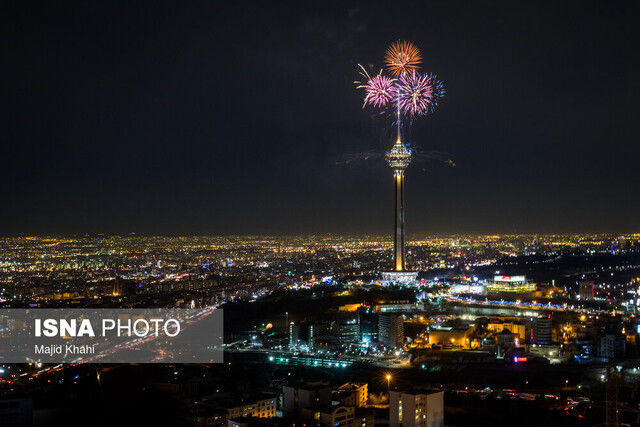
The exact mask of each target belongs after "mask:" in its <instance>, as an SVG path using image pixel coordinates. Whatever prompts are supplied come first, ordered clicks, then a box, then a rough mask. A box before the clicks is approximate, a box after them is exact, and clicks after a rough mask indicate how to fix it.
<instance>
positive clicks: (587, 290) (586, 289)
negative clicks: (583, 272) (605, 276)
mask: <svg viewBox="0 0 640 427" xmlns="http://www.w3.org/2000/svg"><path fill="white" fill-rule="evenodd" d="M579 287H580V288H579V291H578V295H579V296H580V300H581V301H584V300H592V299H593V280H583V281H581V282H580V283H579Z"/></svg>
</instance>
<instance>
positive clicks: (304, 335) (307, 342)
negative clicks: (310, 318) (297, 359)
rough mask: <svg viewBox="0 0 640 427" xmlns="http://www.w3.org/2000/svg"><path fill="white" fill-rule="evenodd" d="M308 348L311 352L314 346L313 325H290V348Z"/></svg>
mask: <svg viewBox="0 0 640 427" xmlns="http://www.w3.org/2000/svg"><path fill="white" fill-rule="evenodd" d="M301 345H302V346H307V347H308V348H309V349H310V350H311V349H313V346H314V336H313V325H312V324H311V323H300V324H298V323H295V322H291V323H289V347H290V348H295V347H298V346H301Z"/></svg>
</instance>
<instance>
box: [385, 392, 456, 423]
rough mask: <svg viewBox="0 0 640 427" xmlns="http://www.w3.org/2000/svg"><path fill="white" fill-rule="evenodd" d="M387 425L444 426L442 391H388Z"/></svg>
mask: <svg viewBox="0 0 640 427" xmlns="http://www.w3.org/2000/svg"><path fill="white" fill-rule="evenodd" d="M389 425H390V426H392V427H400V426H402V427H441V426H444V392H443V391H438V392H427V393H424V394H422V393H420V394H413V393H401V392H398V391H390V392H389Z"/></svg>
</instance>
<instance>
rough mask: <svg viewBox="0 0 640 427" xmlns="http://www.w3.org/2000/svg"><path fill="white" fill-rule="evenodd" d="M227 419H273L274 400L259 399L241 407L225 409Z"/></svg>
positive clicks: (274, 410) (273, 398)
mask: <svg viewBox="0 0 640 427" xmlns="http://www.w3.org/2000/svg"><path fill="white" fill-rule="evenodd" d="M226 411H227V418H228V419H231V418H241V417H256V418H273V417H275V416H276V398H275V397H272V398H269V399H261V400H256V401H253V402H252V403H246V404H243V405H238V406H232V407H227V408H226Z"/></svg>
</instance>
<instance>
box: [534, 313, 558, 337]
mask: <svg viewBox="0 0 640 427" xmlns="http://www.w3.org/2000/svg"><path fill="white" fill-rule="evenodd" d="M552 329H553V322H552V321H551V315H549V316H546V317H537V318H535V319H533V342H535V343H536V344H545V343H550V342H551V341H553V336H552Z"/></svg>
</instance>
